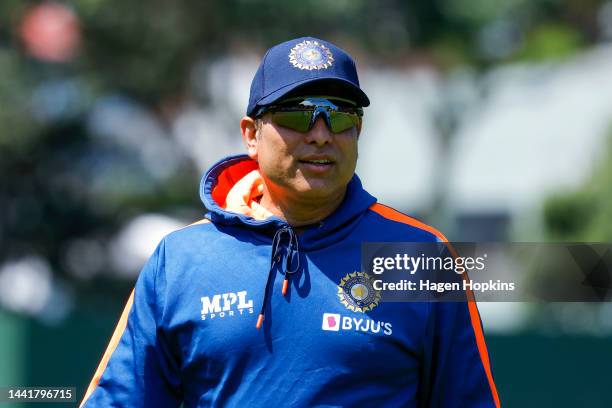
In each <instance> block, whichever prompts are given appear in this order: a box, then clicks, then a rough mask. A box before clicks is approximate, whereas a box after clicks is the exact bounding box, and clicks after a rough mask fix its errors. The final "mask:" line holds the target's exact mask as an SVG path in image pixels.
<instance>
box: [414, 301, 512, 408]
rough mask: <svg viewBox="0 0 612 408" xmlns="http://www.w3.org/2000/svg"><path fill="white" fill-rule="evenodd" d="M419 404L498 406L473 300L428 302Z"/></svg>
mask: <svg viewBox="0 0 612 408" xmlns="http://www.w3.org/2000/svg"><path fill="white" fill-rule="evenodd" d="M430 305H431V308H432V309H431V316H430V317H431V320H430V322H429V325H428V328H427V336H426V342H425V353H424V364H423V371H424V372H423V377H422V380H423V381H422V384H421V389H420V401H421V403H420V405H419V406H420V407H423V408H425V407H427V408H433V407H436V408H437V407H440V408H442V407H444V408H454V407H457V408H459V407H461V408H464V407H465V408H484V407H487V408H489V407H495V408H499V406H500V403H499V397H498V395H497V389H496V387H495V383H494V382H493V376H492V373H491V368H490V364H489V357H488V352H487V349H486V344H485V341H484V337H483V334H482V326H481V323H480V317H479V315H478V309H477V308H476V303H475V302H473V301H467V302H437V303H431V304H430Z"/></svg>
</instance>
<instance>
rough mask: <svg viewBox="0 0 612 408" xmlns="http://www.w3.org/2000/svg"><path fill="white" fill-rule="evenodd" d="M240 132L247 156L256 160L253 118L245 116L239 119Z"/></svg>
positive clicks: (255, 135)
mask: <svg viewBox="0 0 612 408" xmlns="http://www.w3.org/2000/svg"><path fill="white" fill-rule="evenodd" d="M240 133H242V141H243V142H244V144H245V146H246V148H247V154H248V155H249V157H250V158H251V159H253V160H255V161H257V141H258V140H257V127H256V126H255V119H253V118H251V117H249V116H245V117H243V118H242V119H241V120H240Z"/></svg>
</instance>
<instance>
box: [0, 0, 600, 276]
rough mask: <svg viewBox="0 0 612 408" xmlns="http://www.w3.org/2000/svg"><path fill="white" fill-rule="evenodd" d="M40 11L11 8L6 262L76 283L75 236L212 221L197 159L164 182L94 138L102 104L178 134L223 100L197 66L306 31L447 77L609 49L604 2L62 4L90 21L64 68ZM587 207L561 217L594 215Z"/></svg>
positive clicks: (3, 97) (366, 56) (1, 173)
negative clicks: (166, 220) (42, 34)
mask: <svg viewBox="0 0 612 408" xmlns="http://www.w3.org/2000/svg"><path fill="white" fill-rule="evenodd" d="M40 3H41V1H34V0H27V1H23V0H4V1H2V2H0V214H2V215H1V218H0V248H1V250H0V262H3V261H5V260H6V259H10V258H15V257H19V256H22V255H24V254H28V253H32V252H34V253H37V254H39V255H41V256H43V257H44V258H45V259H47V260H49V262H50V263H51V266H52V269H53V270H54V272H56V273H59V274H61V275H64V277H66V278H67V279H71V280H74V279H73V278H72V277H71V275H70V274H69V273H67V271H66V266H65V262H64V261H63V257H64V254H65V251H66V248H67V246H68V245H69V244H70V242H72V241H73V240H76V239H81V238H83V239H94V240H96V241H99V242H101V244H102V245H106V244H108V242H109V240H110V238H111V237H112V236H113V234H115V233H116V232H117V230H118V229H119V228H120V227H121V226H122V225H123V223H124V222H125V220H126V219H129V218H130V217H131V216H133V215H135V214H139V213H143V212H152V211H157V212H165V213H176V212H181V211H183V212H184V211H185V208H187V209H188V210H189V211H191V214H192V215H195V216H198V215H199V214H197V213H200V212H201V211H202V210H201V206H200V204H199V200H198V197H197V182H198V179H199V176H200V175H199V174H198V172H199V171H198V170H197V168H196V166H195V164H194V163H192V162H191V161H190V159H188V158H186V157H184V158H183V159H184V160H182V161H181V163H180V165H179V166H177V168H176V169H175V170H174V171H173V172H172V174H170V175H168V176H167V177H164V178H161V179H160V178H159V177H155V176H154V175H152V174H151V172H150V169H148V168H147V167H146V166H145V165H143V164H142V163H141V162H139V160H138V152H137V151H136V150H137V149H136V148H135V147H134V146H132V147H129V146H128V147H126V146H124V145H122V144H120V143H115V142H113V141H112V140H108V139H105V138H101V137H97V136H96V135H92V134H91V126H90V120H91V111H92V109H93V108H94V107H95V106H97V104H99V103H100V101H101V100H104V98H108V97H119V98H122V99H123V100H126V101H128V102H129V104H131V105H132V106H137V107H138V108H139V109H142V110H144V111H145V112H147V114H149V115H151V116H152V117H153V118H154V119H155V120H156V121H157V123H158V125H159V126H161V127H162V128H163V130H165V131H166V133H168V130H169V127H170V126H171V123H172V119H173V118H174V116H175V114H176V112H177V111H179V110H180V109H181V107H183V106H185V105H187V104H189V103H193V102H196V103H198V104H204V105H205V104H209V103H211V101H210V98H211V97H210V95H209V94H208V93H207V91H206V89H204V90H202V89H199V88H198V90H197V92H196V91H195V90H194V86H193V75H194V73H193V67H194V65H195V64H196V63H199V64H200V65H202V66H204V67H205V69H206V67H208V66H209V64H210V63H211V62H213V61H215V59H217V58H218V57H220V56H225V55H230V54H236V53H245V52H250V53H255V54H257V55H261V54H262V53H263V52H264V50H265V49H267V48H268V47H269V46H270V45H271V44H274V43H277V42H280V41H284V40H287V39H289V38H293V37H297V36H302V35H313V36H318V37H322V38H326V39H329V40H331V41H334V42H336V43H338V44H339V45H341V46H342V47H344V48H346V49H347V50H349V51H350V52H351V53H353V54H355V56H356V57H357V59H358V61H360V62H361V63H363V64H366V63H368V64H369V65H370V66H374V67H376V66H380V67H385V66H389V65H396V66H400V65H401V66H405V65H407V64H408V65H409V64H412V63H416V64H426V65H428V66H430V67H431V68H432V69H434V70H438V71H439V72H441V73H444V72H448V71H450V70H452V69H453V68H455V67H457V66H461V65H466V64H469V65H473V66H476V67H479V68H482V69H486V68H488V67H490V66H492V65H495V64H499V63H504V62H507V61H511V60H516V59H521V58H523V59H541V58H556V57H559V56H565V55H568V54H571V53H573V52H576V51H577V50H578V49H580V48H581V47H585V46H588V45H590V44H593V43H594V42H596V41H598V40H599V34H598V29H597V27H596V20H597V13H598V12H599V10H600V8H601V5H602V4H603V1H602V0H589V1H587V2H583V1H580V2H579V1H578V0H568V1H561V0H537V1H526V0H509V1H500V0H497V1H487V0H438V1H425V0H423V1H412V2H406V1H400V0H381V1H377V2H372V1H367V0H338V1H332V2H330V1H324V0H304V1H300V2H287V1H281V0H260V1H257V0H227V1H201V0H179V1H176V0H154V1H152V2H142V1H137V0H74V1H70V2H65V3H63V4H66V5H67V6H68V7H70V8H71V10H72V11H73V12H74V14H75V16H76V17H77V19H78V21H79V25H80V28H81V33H82V37H81V45H80V47H79V49H78V52H77V55H76V57H75V58H74V59H71V60H68V61H65V62H61V63H60V62H45V61H41V60H39V59H36V58H34V57H32V56H31V55H30V54H28V53H27V52H26V47H25V46H24V41H23V40H22V38H21V36H20V27H21V22H22V21H23V18H24V16H25V15H26V14H27V13H28V12H29V11H30V10H31V8H32V7H33V6H35V5H37V4H40ZM432 120H433V119H432ZM166 137H167V135H166ZM147 143H150V141H149V140H143V141H142V144H143V145H146V144H147ZM159 160H160V161H164V160H165V158H164V157H160V158H159ZM584 205H585V204H574V207H571V206H569V207H565V208H566V209H564V210H554V209H552V210H550V211H552V213H551V214H552V215H550V217H552V218H555V217H558V216H557V215H554V214H553V213H555V211H556V212H558V211H574V212H576V211H578V212H580V211H586V212H589V211H590V209H589V208H582V207H581V206H584ZM589 205H595V203H593V202H589ZM566 222H570V223H571V222H573V221H566ZM553 223H554V222H553ZM593 223H594V224H593V225H594V226H593V229H596V225H597V223H596V222H595V221H593ZM608 225H609V224H608ZM599 228H603V227H599ZM105 267H106V268H111V266H108V265H107V266H105Z"/></svg>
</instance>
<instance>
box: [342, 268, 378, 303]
mask: <svg viewBox="0 0 612 408" xmlns="http://www.w3.org/2000/svg"><path fill="white" fill-rule="evenodd" d="M338 297H339V298H340V302H342V304H343V305H344V306H346V308H347V309H349V310H352V311H353V312H361V313H365V312H368V311H370V310H372V309H374V308H375V307H376V306H378V303H379V302H380V292H379V291H377V290H375V289H374V284H373V283H372V278H371V277H370V275H368V274H367V273H364V272H352V273H349V274H347V275H346V276H345V277H344V278H342V280H341V281H340V284H339V285H338Z"/></svg>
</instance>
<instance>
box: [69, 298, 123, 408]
mask: <svg viewBox="0 0 612 408" xmlns="http://www.w3.org/2000/svg"><path fill="white" fill-rule="evenodd" d="M133 304H134V290H132V293H131V294H130V298H129V299H128V301H127V303H126V305H125V308H124V309H123V313H121V317H120V318H119V322H118V323H117V326H116V327H115V331H114V332H113V336H112V337H111V339H110V342H109V343H108V346H107V347H106V351H105V352H104V355H103V356H102V360H100V364H99V365H98V368H97V370H96V373H95V374H94V376H93V378H92V379H91V382H90V383H89V387H87V392H85V396H84V397H83V401H82V402H81V405H80V406H79V408H80V407H82V406H83V405H84V404H85V401H87V398H89V396H90V395H91V394H92V393H93V392H94V390H95V389H96V387H97V386H98V383H99V382H100V378H102V374H103V373H104V370H105V369H106V365H107V364H108V360H110V358H111V356H112V355H113V353H114V352H115V349H116V348H117V345H118V344H119V340H121V336H123V332H124V331H125V328H126V327H127V321H128V316H129V315H130V310H132V305H133Z"/></svg>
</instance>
